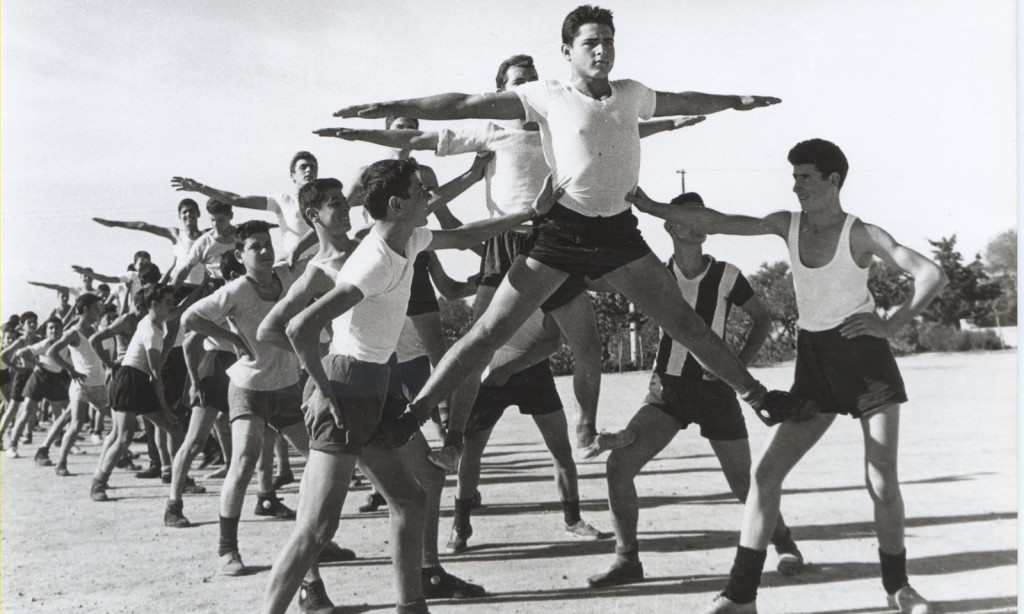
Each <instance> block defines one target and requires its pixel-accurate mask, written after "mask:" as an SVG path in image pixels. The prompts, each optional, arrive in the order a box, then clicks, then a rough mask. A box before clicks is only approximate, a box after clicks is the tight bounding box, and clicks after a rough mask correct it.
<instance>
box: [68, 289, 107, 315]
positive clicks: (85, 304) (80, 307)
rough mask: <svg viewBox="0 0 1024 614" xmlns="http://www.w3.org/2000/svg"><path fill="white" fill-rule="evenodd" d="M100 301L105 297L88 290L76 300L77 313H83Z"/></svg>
mask: <svg viewBox="0 0 1024 614" xmlns="http://www.w3.org/2000/svg"><path fill="white" fill-rule="evenodd" d="M100 302H103V299H101V298H100V297H99V296H97V295H95V294H93V293H92V292H86V293H85V294H82V295H80V296H79V297H78V300H76V301H75V313H77V314H78V315H82V314H83V313H85V312H86V311H88V310H89V308H90V307H92V306H93V305H95V304H96V303H100Z"/></svg>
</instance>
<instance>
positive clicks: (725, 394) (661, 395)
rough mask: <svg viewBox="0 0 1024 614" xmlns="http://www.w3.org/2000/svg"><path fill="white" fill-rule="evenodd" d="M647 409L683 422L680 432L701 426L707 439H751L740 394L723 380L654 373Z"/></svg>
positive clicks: (701, 430)
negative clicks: (737, 396) (737, 398)
mask: <svg viewBox="0 0 1024 614" xmlns="http://www.w3.org/2000/svg"><path fill="white" fill-rule="evenodd" d="M644 405H649V406H651V407H654V408H656V409H660V410H661V411H663V412H665V413H666V414H668V415H669V416H671V417H672V418H673V419H674V420H676V421H677V422H679V428H680V429H685V428H686V427H687V426H689V425H691V424H697V425H699V426H700V434H701V437H704V438H705V439H714V440H717V441H735V440H737V439H747V423H746V422H745V421H744V420H743V412H742V411H741V410H740V404H739V402H738V401H737V400H736V393H735V392H734V391H733V389H732V388H730V387H729V386H728V385H727V384H726V383H725V382H722V381H720V380H716V381H708V380H705V379H703V378H695V377H677V376H674V375H665V374H661V373H652V374H651V383H650V386H649V387H648V390H647V398H646V399H644Z"/></svg>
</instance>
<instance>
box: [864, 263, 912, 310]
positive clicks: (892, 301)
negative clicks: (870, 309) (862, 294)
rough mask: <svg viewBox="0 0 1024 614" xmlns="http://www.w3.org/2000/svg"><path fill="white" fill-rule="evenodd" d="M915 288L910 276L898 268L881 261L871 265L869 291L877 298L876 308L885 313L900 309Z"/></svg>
mask: <svg viewBox="0 0 1024 614" xmlns="http://www.w3.org/2000/svg"><path fill="white" fill-rule="evenodd" d="M913 289H914V286H913V283H912V282H911V281H910V276H909V275H907V274H906V273H904V272H903V271H902V270H900V269H899V268H897V267H893V266H889V265H887V264H886V263H884V262H882V261H881V260H877V261H875V262H873V263H871V270H870V271H869V272H868V290H870V291H871V294H872V295H873V296H874V297H875V306H876V307H877V308H878V309H880V310H881V311H883V312H886V313H888V312H891V311H893V310H894V309H897V308H899V306H900V305H902V304H903V303H904V301H906V300H907V297H908V296H910V293H911V292H912V291H913Z"/></svg>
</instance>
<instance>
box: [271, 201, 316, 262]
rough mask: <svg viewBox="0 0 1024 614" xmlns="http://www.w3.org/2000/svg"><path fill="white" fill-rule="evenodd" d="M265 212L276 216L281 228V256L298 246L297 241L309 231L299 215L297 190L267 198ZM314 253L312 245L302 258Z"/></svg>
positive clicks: (307, 225)
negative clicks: (282, 249)
mask: <svg viewBox="0 0 1024 614" xmlns="http://www.w3.org/2000/svg"><path fill="white" fill-rule="evenodd" d="M267 211H270V212H271V213H273V214H274V215H276V216H277V222H278V224H279V225H280V226H281V245H282V247H283V248H284V251H283V252H282V254H281V255H284V254H285V253H289V252H291V251H292V250H293V249H295V246H296V245H298V243H299V239H301V238H302V236H303V235H304V234H306V233H307V232H308V231H309V230H310V228H309V224H307V223H306V220H304V219H303V218H302V214H301V213H299V197H298V190H295V191H293V192H284V193H281V194H275V195H272V196H268V197H267ZM316 251H317V247H316V246H315V245H314V246H313V247H310V248H309V249H308V250H306V252H305V253H304V254H303V256H312V255H314V254H316Z"/></svg>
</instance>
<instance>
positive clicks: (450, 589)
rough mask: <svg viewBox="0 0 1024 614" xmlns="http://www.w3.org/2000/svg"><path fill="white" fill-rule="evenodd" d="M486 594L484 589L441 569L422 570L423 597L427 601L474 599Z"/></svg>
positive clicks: (427, 568)
mask: <svg viewBox="0 0 1024 614" xmlns="http://www.w3.org/2000/svg"><path fill="white" fill-rule="evenodd" d="M486 594H487V591H486V590H484V587H482V586H480V585H479V584H472V583H469V582H466V581H465V580H463V579H461V578H458V577H456V576H453V575H452V574H450V573H448V572H447V571H445V570H444V568H442V567H425V568H423V596H424V597H425V598H427V599H474V598H477V597H483V596H484V595H486Z"/></svg>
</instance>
